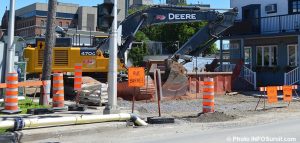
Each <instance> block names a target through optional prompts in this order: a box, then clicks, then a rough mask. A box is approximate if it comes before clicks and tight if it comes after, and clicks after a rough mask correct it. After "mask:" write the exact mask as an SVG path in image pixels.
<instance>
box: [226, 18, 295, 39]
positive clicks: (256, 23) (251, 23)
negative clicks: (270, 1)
mask: <svg viewBox="0 0 300 143" xmlns="http://www.w3.org/2000/svg"><path fill="white" fill-rule="evenodd" d="M299 29H300V14H292V15H279V16H269V17H261V18H257V19H252V20H242V21H236V22H235V23H234V26H233V27H231V28H230V29H228V30H227V32H226V33H225V35H226V36H238V35H253V34H279V33H291V32H299Z"/></svg>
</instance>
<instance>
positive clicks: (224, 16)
mask: <svg viewBox="0 0 300 143" xmlns="http://www.w3.org/2000/svg"><path fill="white" fill-rule="evenodd" d="M223 11H225V12H219V10H217V9H203V8H200V7H197V6H165V5H164V6H161V5H157V6H152V7H149V8H146V9H144V10H141V11H137V12H136V13H133V14H131V15H130V16H128V17H127V18H126V19H125V20H124V21H122V22H121V24H120V27H119V28H122V30H121V31H122V35H121V37H122V44H121V46H119V51H118V57H119V58H120V59H121V60H122V59H124V53H125V52H126V50H127V49H128V48H129V47H130V45H131V43H132V42H133V40H134V36H135V35H136V33H137V31H138V30H139V29H141V28H144V27H147V26H150V25H156V24H172V23H191V22H201V21H205V22H206V23H207V25H205V26H204V27H202V28H201V29H199V31H198V32H196V33H195V34H194V35H193V36H192V37H191V38H190V39H189V40H188V41H187V42H186V43H185V44H183V45H182V46H181V47H180V48H179V50H177V51H176V52H175V53H174V54H173V55H172V56H170V57H169V58H168V59H167V60H166V65H165V66H166V68H165V74H164V76H163V79H162V80H163V81H164V85H163V87H162V89H163V95H164V96H174V95H185V93H186V90H187V85H188V84H187V83H188V78H187V76H186V75H185V73H186V69H185V68H184V67H183V64H185V63H187V62H190V61H191V57H192V56H197V55H199V54H200V53H201V52H203V51H204V50H205V49H206V48H208V47H209V46H210V45H211V44H213V43H214V42H215V41H216V40H217V39H218V38H219V37H220V36H222V33H223V32H224V31H225V30H226V29H228V28H229V27H231V26H232V25H233V23H234V20H235V17H236V16H237V9H229V10H228V9H227V10H223ZM107 41H108V40H107ZM179 59H183V62H182V63H179V62H178V60H179Z"/></svg>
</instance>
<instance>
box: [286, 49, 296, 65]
mask: <svg viewBox="0 0 300 143" xmlns="http://www.w3.org/2000/svg"><path fill="white" fill-rule="evenodd" d="M287 55H288V66H297V60H298V59H297V45H288V46H287Z"/></svg>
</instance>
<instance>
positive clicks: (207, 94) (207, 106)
mask: <svg viewBox="0 0 300 143" xmlns="http://www.w3.org/2000/svg"><path fill="white" fill-rule="evenodd" d="M214 95H215V92H214V79H213V78H207V79H205V80H204V88H203V101H202V104H203V106H202V112H203V113H208V112H215V101H214V100H215V99H214Z"/></svg>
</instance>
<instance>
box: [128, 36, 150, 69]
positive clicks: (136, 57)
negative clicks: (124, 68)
mask: <svg viewBox="0 0 300 143" xmlns="http://www.w3.org/2000/svg"><path fill="white" fill-rule="evenodd" d="M135 41H136V42H142V44H140V45H138V46H136V47H132V48H131V50H130V51H129V54H128V58H129V59H131V60H132V62H133V65H134V66H142V64H143V58H144V56H146V55H148V50H147V44H146V43H145V42H147V41H149V38H148V37H147V36H146V35H145V34H144V33H143V32H141V31H138V32H137V33H136V35H135Z"/></svg>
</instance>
